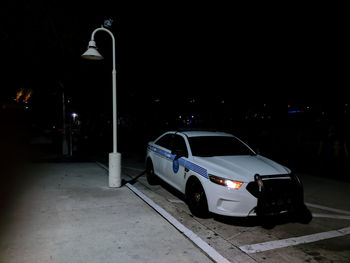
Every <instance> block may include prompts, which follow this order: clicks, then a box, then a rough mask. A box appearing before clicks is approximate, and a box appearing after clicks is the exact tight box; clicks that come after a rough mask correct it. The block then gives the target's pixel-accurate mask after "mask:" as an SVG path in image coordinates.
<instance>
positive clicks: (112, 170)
mask: <svg viewBox="0 0 350 263" xmlns="http://www.w3.org/2000/svg"><path fill="white" fill-rule="evenodd" d="M98 31H104V32H107V33H108V34H109V35H110V36H111V37H112V48H113V70H112V88H113V95H112V96H113V152H112V153H110V154H109V179H108V181H109V187H120V186H121V154H120V153H118V152H117V80H116V70H115V39H114V36H113V34H112V32H111V31H109V30H108V29H106V28H104V27H101V28H96V29H95V30H94V31H93V32H92V34H91V40H90V42H89V46H88V49H87V50H86V52H85V53H84V54H83V55H81V57H82V58H85V59H90V60H101V59H103V57H102V56H101V54H100V53H99V52H98V51H97V49H96V43H95V40H94V37H95V34H96V32H98Z"/></svg>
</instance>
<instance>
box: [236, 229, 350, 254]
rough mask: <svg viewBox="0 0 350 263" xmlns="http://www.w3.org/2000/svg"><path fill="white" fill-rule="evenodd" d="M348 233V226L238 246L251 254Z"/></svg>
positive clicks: (349, 231)
mask: <svg viewBox="0 0 350 263" xmlns="http://www.w3.org/2000/svg"><path fill="white" fill-rule="evenodd" d="M349 234H350V227H346V228H343V229H338V230H333V231H328V232H322V233H317V234H312V235H307V236H302V237H292V238H287V239H282V240H275V241H269V242H263V243H258V244H252V245H245V246H240V247H239V248H240V249H241V250H242V251H244V252H245V253H247V254H253V253H258V252H263V251H267V250H272V249H277V248H283V247H290V246H296V245H300V244H305V243H311V242H316V241H320V240H324V239H329V238H334V237H341V236H345V235H349Z"/></svg>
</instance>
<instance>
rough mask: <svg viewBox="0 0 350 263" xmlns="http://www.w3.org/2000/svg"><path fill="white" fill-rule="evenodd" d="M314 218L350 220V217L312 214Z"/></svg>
mask: <svg viewBox="0 0 350 263" xmlns="http://www.w3.org/2000/svg"><path fill="white" fill-rule="evenodd" d="M312 216H313V217H319V218H334V219H345V220H350V216H343V215H334V214H318V213H312Z"/></svg>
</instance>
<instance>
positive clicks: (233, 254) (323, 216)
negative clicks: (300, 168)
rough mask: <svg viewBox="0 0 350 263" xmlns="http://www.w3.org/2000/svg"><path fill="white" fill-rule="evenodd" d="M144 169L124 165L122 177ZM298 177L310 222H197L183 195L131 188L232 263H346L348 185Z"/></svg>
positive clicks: (349, 247)
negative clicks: (301, 184) (311, 216)
mask: <svg viewBox="0 0 350 263" xmlns="http://www.w3.org/2000/svg"><path fill="white" fill-rule="evenodd" d="M143 168H144V167H143V164H142V163H141V162H139V163H137V162H129V163H128V162H125V165H124V173H125V174H127V175H128V176H130V177H134V176H136V175H137V174H138V173H139V172H140V171H141V170H142V169H143ZM299 176H300V178H301V180H302V181H303V184H304V188H305V202H306V204H307V206H308V209H309V210H310V211H311V213H312V215H313V218H312V221H311V222H309V223H305V222H304V223H301V222H295V221H292V220H290V218H288V217H283V216H281V217H279V218H276V219H275V220H274V222H273V223H272V224H268V225H264V224H262V222H259V221H258V220H256V219H255V218H230V217H223V216H216V215H211V216H210V217H209V218H205V219H202V218H197V217H194V216H192V214H191V213H190V211H189V209H188V207H187V205H186V204H185V202H184V198H183V196H181V194H179V193H178V192H176V191H175V190H174V189H172V188H171V187H169V186H168V185H166V184H164V183H160V184H159V185H149V184H148V183H147V180H146V178H145V177H140V178H139V179H138V181H137V183H135V184H134V187H136V188H137V189H139V190H140V191H141V192H142V193H144V194H145V195H146V196H147V197H149V198H150V199H152V200H153V201H154V202H155V203H156V204H157V205H159V206H160V207H162V208H164V209H165V210H166V211H167V212H169V213H170V214H171V215H172V216H174V217H175V218H176V219H177V220H178V221H179V222H181V223H182V224H183V225H184V226H186V227H187V228H188V229H190V230H191V231H193V232H194V233H195V234H196V235H198V236H199V237H200V238H201V239H202V240H204V241H205V242H207V243H208V244H209V245H210V246H212V247H213V248H214V249H215V250H216V251H218V253H220V254H221V255H222V256H223V257H225V258H226V259H228V260H229V261H231V262H236V261H238V262H246V261H247V260H249V261H251V262H350V207H349V203H350V194H349V192H348V189H350V184H349V183H346V182H339V181H335V180H331V179H325V178H319V177H315V176H310V175H307V174H299ZM242 252H244V254H242Z"/></svg>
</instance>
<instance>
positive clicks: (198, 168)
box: [147, 145, 209, 179]
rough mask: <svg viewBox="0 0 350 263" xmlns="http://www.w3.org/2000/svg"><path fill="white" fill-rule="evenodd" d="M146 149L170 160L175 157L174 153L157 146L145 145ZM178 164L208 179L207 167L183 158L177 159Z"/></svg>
mask: <svg viewBox="0 0 350 263" xmlns="http://www.w3.org/2000/svg"><path fill="white" fill-rule="evenodd" d="M147 150H150V151H152V152H155V153H156V154H159V155H160V156H161V157H165V158H166V159H171V160H174V158H175V155H173V154H171V153H169V152H166V151H164V150H162V149H159V148H157V147H154V146H150V145H149V146H148V147H147ZM179 164H180V165H182V166H184V167H185V168H187V169H189V170H191V171H193V172H195V173H197V174H199V175H201V176H203V177H204V178H207V179H209V176H208V172H207V169H205V168H203V167H201V166H199V165H197V164H195V163H192V162H190V161H187V160H184V159H183V158H180V159H179Z"/></svg>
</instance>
